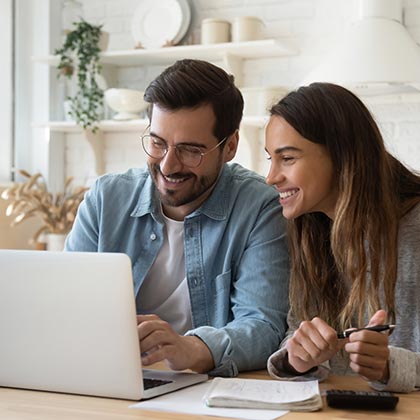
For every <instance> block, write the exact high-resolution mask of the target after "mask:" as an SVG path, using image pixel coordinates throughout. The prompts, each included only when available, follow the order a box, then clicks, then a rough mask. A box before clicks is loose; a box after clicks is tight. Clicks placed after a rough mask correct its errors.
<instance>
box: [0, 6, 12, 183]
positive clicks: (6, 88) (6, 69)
mask: <svg viewBox="0 0 420 420" xmlns="http://www.w3.org/2000/svg"><path fill="white" fill-rule="evenodd" d="M11 16H12V2H11V1H10V0H7V1H3V2H1V4H0V27H1V28H2V32H1V34H2V36H0V50H1V51H2V65H1V66H0V92H2V94H1V96H0V127H2V137H1V138H0V182H2V183H3V182H7V181H9V180H10V179H9V178H10V165H11V157H12V154H11V146H12V142H11V140H12V94H13V92H12V89H11V86H12V25H11V22H12V20H11Z"/></svg>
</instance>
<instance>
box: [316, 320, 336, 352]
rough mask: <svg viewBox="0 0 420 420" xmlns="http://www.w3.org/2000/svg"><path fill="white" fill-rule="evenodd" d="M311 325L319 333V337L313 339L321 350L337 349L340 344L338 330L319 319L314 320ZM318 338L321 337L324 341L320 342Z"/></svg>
mask: <svg viewBox="0 0 420 420" xmlns="http://www.w3.org/2000/svg"><path fill="white" fill-rule="evenodd" d="M311 323H312V325H313V326H314V327H315V328H316V331H317V333H318V334H317V335H315V336H313V337H311V338H312V339H313V341H314V342H315V344H316V345H317V346H318V347H319V348H323V349H325V348H326V346H327V347H328V348H329V349H330V350H333V349H335V348H336V346H337V344H338V338H337V332H336V330H335V329H334V328H332V327H331V326H330V325H328V324H327V323H326V322H325V321H324V320H322V319H321V318H318V317H315V318H313V319H312V321H311ZM318 337H320V338H321V340H322V341H320V340H319V339H318Z"/></svg>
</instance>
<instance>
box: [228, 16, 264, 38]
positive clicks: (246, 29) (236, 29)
mask: <svg viewBox="0 0 420 420" xmlns="http://www.w3.org/2000/svg"><path fill="white" fill-rule="evenodd" d="M262 28H263V21H262V20H261V19H260V18H259V17H257V16H241V17H237V18H235V19H233V22H232V41H233V42H243V41H255V40H257V39H261V36H262Z"/></svg>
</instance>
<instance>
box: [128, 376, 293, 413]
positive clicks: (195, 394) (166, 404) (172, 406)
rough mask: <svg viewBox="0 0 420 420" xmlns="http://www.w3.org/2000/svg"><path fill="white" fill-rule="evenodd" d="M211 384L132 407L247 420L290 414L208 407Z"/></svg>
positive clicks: (191, 387) (163, 396)
mask: <svg viewBox="0 0 420 420" xmlns="http://www.w3.org/2000/svg"><path fill="white" fill-rule="evenodd" d="M210 384H211V381H208V382H204V383H202V384H198V385H194V386H190V387H188V388H185V389H181V390H179V391H176V392H172V393H170V394H166V395H162V396H161V397H158V398H153V399H151V400H146V401H141V402H139V403H136V404H134V405H131V406H130V407H131V408H140V409H144V410H159V411H172V412H176V413H188V414H201V415H208V416H218V417H231V418H235V419H247V420H274V419H276V418H278V417H281V416H284V415H285V414H287V413H288V411H284V410H254V409H249V408H244V409H237V408H216V407H207V406H206V405H205V404H204V402H203V396H204V394H205V393H206V392H207V390H208V388H209V386H210Z"/></svg>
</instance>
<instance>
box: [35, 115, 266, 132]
mask: <svg viewBox="0 0 420 420" xmlns="http://www.w3.org/2000/svg"><path fill="white" fill-rule="evenodd" d="M268 118H269V117H268V116H267V115H261V116H260V115H256V116H244V117H243V119H242V122H241V127H244V126H245V127H255V128H263V127H264V126H265V124H266V123H267V121H268ZM148 124H149V120H147V119H138V120H130V121H115V120H103V121H100V122H99V129H100V130H101V131H102V132H104V133H106V132H127V131H138V132H140V131H142V130H144V129H145V128H146V127H147V126H148ZM34 127H37V128H48V129H50V131H52V132H59V133H81V132H82V131H83V130H82V128H81V127H80V126H79V125H77V124H76V123H75V122H74V121H48V122H44V123H37V124H34Z"/></svg>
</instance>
